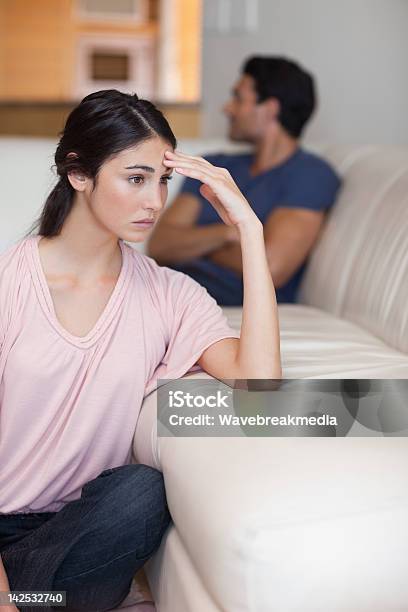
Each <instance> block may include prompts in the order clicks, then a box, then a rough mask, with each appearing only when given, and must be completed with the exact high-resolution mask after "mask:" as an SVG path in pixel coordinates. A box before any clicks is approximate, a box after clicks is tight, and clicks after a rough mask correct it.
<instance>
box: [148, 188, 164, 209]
mask: <svg viewBox="0 0 408 612" xmlns="http://www.w3.org/2000/svg"><path fill="white" fill-rule="evenodd" d="M163 206H164V202H163V196H162V193H161V190H160V188H159V189H157V190H156V189H155V190H154V191H153V192H152V193H151V194H150V197H149V198H148V200H147V202H146V205H145V208H147V209H150V210H161V209H162V208H163Z"/></svg>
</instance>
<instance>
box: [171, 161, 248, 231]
mask: <svg viewBox="0 0 408 612" xmlns="http://www.w3.org/2000/svg"><path fill="white" fill-rule="evenodd" d="M163 163H164V165H165V166H167V167H169V168H174V169H175V171H176V172H178V173H179V174H183V175H184V176H189V177H191V178H194V179H197V180H199V181H201V182H202V185H201V187H200V192H201V194H202V195H203V196H204V197H205V198H206V199H207V200H208V201H209V202H210V203H211V204H212V206H213V207H214V208H215V210H216V211H217V213H218V214H219V216H220V217H221V219H222V220H223V221H224V223H225V224H226V225H230V226H235V227H236V229H242V228H243V227H246V226H248V225H249V224H257V223H258V224H259V223H260V221H259V219H258V217H257V216H256V214H255V213H254V211H253V210H252V208H251V206H250V204H249V203H248V201H247V200H246V199H245V198H244V196H243V195H242V193H241V191H240V190H239V189H238V187H237V185H236V184H235V182H234V180H233V178H232V177H231V175H230V173H229V172H228V170H226V169H225V168H218V167H216V166H213V165H212V164H210V162H208V161H207V160H205V159H203V158H202V157H194V156H192V155H185V154H184V153H180V152H179V151H176V152H173V151H166V152H165V158H164V161H163ZM232 236H233V234H232Z"/></svg>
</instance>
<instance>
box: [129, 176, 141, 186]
mask: <svg viewBox="0 0 408 612" xmlns="http://www.w3.org/2000/svg"><path fill="white" fill-rule="evenodd" d="M143 179H144V177H143V176H130V177H129V181H130V182H131V183H133V184H134V185H139V184H140V183H142V182H143Z"/></svg>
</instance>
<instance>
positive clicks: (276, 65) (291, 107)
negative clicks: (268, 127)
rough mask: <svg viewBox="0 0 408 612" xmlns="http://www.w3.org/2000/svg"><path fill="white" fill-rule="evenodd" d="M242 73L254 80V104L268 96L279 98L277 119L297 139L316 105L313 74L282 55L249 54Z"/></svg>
mask: <svg viewBox="0 0 408 612" xmlns="http://www.w3.org/2000/svg"><path fill="white" fill-rule="evenodd" d="M242 73H243V74H248V75H249V76H251V77H252V78H253V79H254V81H255V90H256V92H257V94H258V103H259V102H263V101H264V100H267V99H268V98H276V99H277V100H279V103H280V106H281V112H280V115H279V122H280V124H281V125H282V127H283V128H284V129H285V130H286V131H287V132H288V133H289V134H290V135H291V136H293V137H295V138H298V137H299V136H300V134H301V133H302V130H303V128H304V126H305V125H306V123H307V121H308V120H309V119H310V117H311V115H312V113H313V111H314V108H315V104H316V93H315V86H314V80H313V77H312V76H311V75H310V74H309V73H308V72H306V71H305V70H303V69H302V68H301V67H300V66H299V65H298V64H296V63H295V62H293V61H291V60H288V59H286V58H284V57H262V56H253V57H250V58H249V59H247V60H246V61H245V63H244V65H243V67H242Z"/></svg>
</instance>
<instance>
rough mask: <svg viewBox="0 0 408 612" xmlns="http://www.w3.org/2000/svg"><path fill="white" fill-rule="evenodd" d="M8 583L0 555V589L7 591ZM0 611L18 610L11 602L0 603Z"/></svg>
mask: <svg viewBox="0 0 408 612" xmlns="http://www.w3.org/2000/svg"><path fill="white" fill-rule="evenodd" d="M9 590H10V585H9V581H8V578H7V574H6V570H5V569H4V565H3V561H2V559H1V555H0V591H9ZM0 607H1V610H2V612H18V608H16V606H14V605H13V604H10V605H9V606H5V605H3V606H2V605H0Z"/></svg>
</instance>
